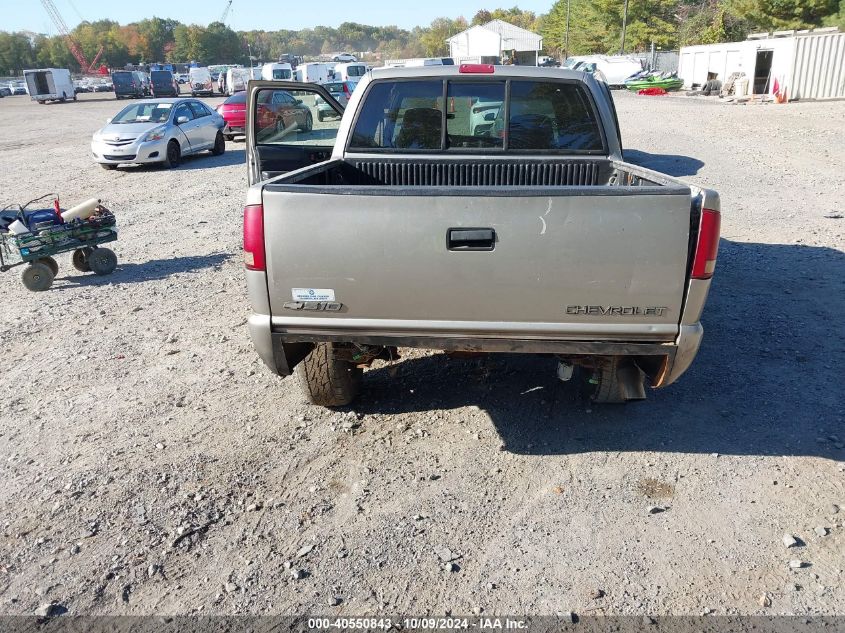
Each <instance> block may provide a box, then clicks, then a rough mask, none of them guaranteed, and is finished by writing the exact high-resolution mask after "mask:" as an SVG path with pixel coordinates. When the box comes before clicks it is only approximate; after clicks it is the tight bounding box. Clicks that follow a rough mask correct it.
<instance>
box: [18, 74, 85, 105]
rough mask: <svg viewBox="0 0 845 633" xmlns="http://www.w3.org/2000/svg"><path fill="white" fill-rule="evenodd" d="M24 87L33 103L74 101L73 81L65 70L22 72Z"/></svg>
mask: <svg viewBox="0 0 845 633" xmlns="http://www.w3.org/2000/svg"><path fill="white" fill-rule="evenodd" d="M23 76H24V79H26V87H27V91H28V92H29V96H30V98H31V99H32V100H33V101H37V102H38V103H45V102H47V101H67V100H68V99H72V100H74V101H76V93H75V92H74V90H73V81H72V80H71V78H70V71H69V70H68V69H67V68H40V69H37V70H25V71H23Z"/></svg>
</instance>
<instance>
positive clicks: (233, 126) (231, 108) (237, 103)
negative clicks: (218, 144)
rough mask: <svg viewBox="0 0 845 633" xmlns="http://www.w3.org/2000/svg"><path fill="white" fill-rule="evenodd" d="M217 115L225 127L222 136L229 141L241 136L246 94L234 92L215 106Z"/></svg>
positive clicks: (244, 117) (244, 119) (243, 126)
mask: <svg viewBox="0 0 845 633" xmlns="http://www.w3.org/2000/svg"><path fill="white" fill-rule="evenodd" d="M217 113H218V114H219V115H220V116H222V117H223V120H224V121H225V122H226V127H224V128H223V136H224V137H225V138H226V140H227V141H231V140H232V139H233V138H235V136H236V135H239V134H243V133H244V129H245V128H246V92H236V93H235V94H233V95H232V96H231V97H229V98H228V99H226V100H225V101H224V102H223V103H221V104H220V105H219V106H217Z"/></svg>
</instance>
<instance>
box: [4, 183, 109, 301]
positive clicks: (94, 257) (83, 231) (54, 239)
mask: <svg viewBox="0 0 845 633" xmlns="http://www.w3.org/2000/svg"><path fill="white" fill-rule="evenodd" d="M49 195H52V194H49ZM44 197H47V196H44ZM40 199H41V198H39V200H40ZM32 202H35V200H33V201H31V202H28V203H27V204H25V205H23V206H20V207H17V210H18V212H19V213H20V217H21V218H24V217H25V216H24V212H25V211H26V208H27V206H28V205H30V204H32ZM8 209H9V208H8V207H7V209H6V210H8ZM115 240H117V228H116V223H115V218H114V215H113V214H112V213H111V211H109V210H108V209H106V208H105V207H103V206H102V205H98V206H97V208H96V210H95V211H94V214H93V215H91V216H90V217H88V218H86V219H84V220H83V219H76V220H72V221H70V222H65V223H63V224H55V223H49V222H48V223H42V224H37V225H35V226H34V227H32V228H31V229H30V230H29V231H27V232H23V233H18V234H14V233H11V232H10V233H0V272H6V271H8V270H10V269H11V268H14V267H16V266H25V267H24V269H23V271H22V273H21V278H22V279H23V284H24V286H26V287H27V288H28V289H29V290H32V291H34V292H38V291H42V290H47V289H48V288H50V286H51V285H52V284H53V279H55V277H56V274H57V273H58V271H59V264H58V263H57V262H56V260H55V259H54V256H55V255H58V254H59V253H70V252H73V256H72V258H71V261H72V263H73V266H74V268H76V269H77V270H79V271H80V272H89V271H90V272H94V273H96V274H97V275H108V274H110V273H112V272H114V269H115V268H116V267H117V256H116V255H115V254H114V251H112V250H111V249H109V248H103V247H102V244H106V243H108V242H114V241H115Z"/></svg>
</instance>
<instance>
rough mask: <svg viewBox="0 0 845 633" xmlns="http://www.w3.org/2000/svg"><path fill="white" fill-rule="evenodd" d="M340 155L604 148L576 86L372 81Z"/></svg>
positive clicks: (560, 82)
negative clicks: (356, 152) (357, 153)
mask: <svg viewBox="0 0 845 633" xmlns="http://www.w3.org/2000/svg"><path fill="white" fill-rule="evenodd" d="M444 128H445V133H444ZM347 150H348V151H352V152H354V151H364V152H373V151H375V152H387V153H390V152H393V153H399V152H428V153H431V152H455V153H461V152H466V153H472V152H473V151H482V152H489V151H491V150H492V151H501V152H508V153H555V154H561V153H563V154H602V153H604V152H605V150H606V148H605V143H604V135H603V132H602V127H601V123H600V121H599V117H598V114H597V110H596V108H595V105H594V104H593V102H592V99H591V97H590V95H589V94H588V92H587V90H586V89H585V87H584V86H583V85H581V84H580V83H579V82H575V81H571V80H549V79H540V80H535V79H521V78H511V79H502V80H479V79H477V78H475V79H472V78H470V79H463V78H461V79H453V78H449V79H425V80H404V79H400V80H387V81H376V82H373V83H372V84H371V86H370V88H369V90H368V91H367V94H366V95H365V97H364V100H363V102H362V105H361V107H360V109H359V114H358V116H357V119H356V121H355V123H354V126H353V130H352V134H351V136H350V140H349V143H348V147H347Z"/></svg>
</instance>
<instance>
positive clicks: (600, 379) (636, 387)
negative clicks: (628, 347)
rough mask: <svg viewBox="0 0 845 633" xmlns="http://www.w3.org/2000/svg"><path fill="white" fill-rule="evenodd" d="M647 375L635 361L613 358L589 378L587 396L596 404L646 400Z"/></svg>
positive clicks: (620, 357) (621, 357)
mask: <svg viewBox="0 0 845 633" xmlns="http://www.w3.org/2000/svg"><path fill="white" fill-rule="evenodd" d="M644 385H645V374H643V371H642V370H641V369H640V368H639V367H637V365H636V364H635V363H634V361H633V360H631V359H628V358H625V357H624V356H611V357H609V358H607V359H606V362H604V363H602V364H601V365H600V366H599V367H598V368H596V369H594V370H593V371H592V374H591V375H590V374H589V372H588V376H587V394H588V396H589V398H590V400H592V401H593V402H595V403H596V404H625V403H626V402H628V401H629V400H644V399H645V386H644Z"/></svg>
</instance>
